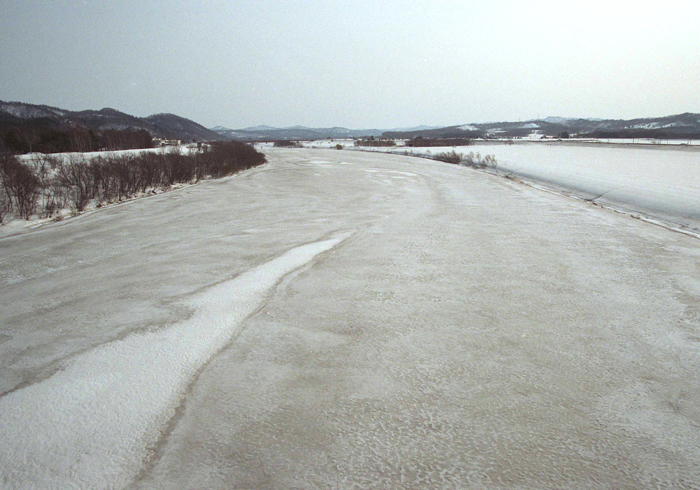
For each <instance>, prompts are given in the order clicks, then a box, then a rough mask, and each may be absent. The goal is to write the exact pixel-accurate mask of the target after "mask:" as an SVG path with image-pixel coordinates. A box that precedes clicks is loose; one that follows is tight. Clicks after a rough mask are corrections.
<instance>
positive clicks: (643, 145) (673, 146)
mask: <svg viewBox="0 0 700 490" xmlns="http://www.w3.org/2000/svg"><path fill="white" fill-rule="evenodd" d="M511 144H513V145H550V146H583V147H595V148H600V147H608V148H637V149H645V150H647V149H648V150H675V151H678V150H680V151H695V152H698V151H700V145H688V144H684V143H678V144H674V143H658V144H657V143H614V142H608V141H581V140H524V139H520V140H518V139H514V140H474V145H511Z"/></svg>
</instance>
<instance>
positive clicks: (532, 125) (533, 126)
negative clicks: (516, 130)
mask: <svg viewBox="0 0 700 490" xmlns="http://www.w3.org/2000/svg"><path fill="white" fill-rule="evenodd" d="M520 129H540V125H539V124H535V123H527V124H523V125H522V126H520Z"/></svg>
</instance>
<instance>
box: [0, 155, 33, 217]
mask: <svg viewBox="0 0 700 490" xmlns="http://www.w3.org/2000/svg"><path fill="white" fill-rule="evenodd" d="M0 174H1V175H2V185H3V188H4V190H5V194H6V195H7V197H8V199H9V201H10V204H11V205H12V206H13V207H14V209H15V211H17V213H18V214H19V216H20V217H21V218H25V219H29V217H30V216H31V215H32V214H34V211H35V209H36V203H37V201H38V199H39V195H40V189H41V188H40V182H39V179H38V178H37V176H36V175H34V173H33V172H32V170H31V169H30V168H29V167H28V166H27V165H24V164H22V163H21V162H19V161H18V160H17V158H16V157H15V156H14V155H10V154H7V153H5V154H3V155H2V156H0Z"/></svg>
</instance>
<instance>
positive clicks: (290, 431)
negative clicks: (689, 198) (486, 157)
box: [0, 147, 700, 489]
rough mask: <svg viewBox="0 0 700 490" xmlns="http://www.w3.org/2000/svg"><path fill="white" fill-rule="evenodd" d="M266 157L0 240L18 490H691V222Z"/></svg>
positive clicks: (363, 166) (429, 178) (478, 184)
mask: <svg viewBox="0 0 700 490" xmlns="http://www.w3.org/2000/svg"><path fill="white" fill-rule="evenodd" d="M470 150H477V151H478V147H476V148H474V147H472V148H471V149H470ZM265 151H266V153H267V154H268V159H269V161H270V162H269V163H268V164H266V165H264V166H262V167H258V168H255V169H251V170H248V171H246V172H243V173H241V174H239V175H237V176H233V177H229V178H226V179H221V180H217V181H208V182H203V183H201V184H199V185H197V186H193V187H189V188H184V189H180V190H177V191H174V192H168V193H165V194H161V195H158V196H154V197H151V198H148V199H143V200H136V201H132V202H130V203H129V204H127V205H122V206H118V207H113V208H109V207H108V208H104V209H101V210H99V211H96V212H94V213H91V214H89V215H86V216H84V217H81V219H77V220H66V221H63V222H59V223H51V224H48V225H45V226H44V227H42V228H39V229H37V230H33V231H31V232H29V233H25V234H23V235H18V236H12V237H7V238H4V239H1V240H0V252H1V253H0V325H2V331H0V366H2V368H1V369H0V394H1V395H0V486H1V487H2V488H10V489H15V488H143V489H147V488H173V489H178V488H222V489H223V488H279V489H288V488H305V489H306V488H397V489H401V488H406V489H409V488H533V489H535V488H537V489H542V488H621V489H639V488H659V487H661V488H688V489H691V488H697V487H698V486H700V470H699V469H698V466H697V461H699V460H700V429H698V427H699V426H700V409H698V407H700V304H699V301H698V297H700V247H699V246H698V244H699V243H700V242H699V241H698V240H697V239H696V238H693V237H690V236H687V235H683V234H680V233H675V232H673V231H670V230H667V229H665V228H661V227H657V226H653V225H651V224H649V223H645V222H642V221H639V220H634V219H632V218H630V217H629V216H627V215H624V214H619V213H615V212H612V211H610V210H607V209H602V208H599V207H596V206H593V205H592V204H591V203H588V202H584V201H579V200H573V199H570V198H567V197H565V196H561V195H558V194H552V193H546V192H542V191H541V190H538V189H535V188H532V187H528V186H524V185H522V184H520V183H518V182H514V181H511V180H508V179H504V178H502V177H499V176H495V175H490V174H486V173H483V172H478V171H474V170H471V169H468V168H464V167H459V166H456V165H449V164H443V163H439V162H433V161H427V160H424V159H418V158H413V157H406V156H399V155H388V154H377V153H364V152H349V151H337V150H320V149H319V150H314V149H289V150H283V149H270V148H266V149H265ZM484 153H486V152H484ZM504 158H505V157H504ZM499 163H500V161H499Z"/></svg>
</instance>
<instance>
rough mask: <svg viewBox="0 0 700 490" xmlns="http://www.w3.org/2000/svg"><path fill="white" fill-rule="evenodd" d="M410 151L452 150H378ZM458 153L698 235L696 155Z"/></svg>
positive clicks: (597, 149) (631, 150)
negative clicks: (485, 158) (490, 157)
mask: <svg viewBox="0 0 700 490" xmlns="http://www.w3.org/2000/svg"><path fill="white" fill-rule="evenodd" d="M373 150H374V149H373ZM406 150H408V151H410V152H412V153H414V154H424V153H427V151H428V150H429V151H430V153H431V154H433V155H434V154H436V153H439V152H445V151H452V147H449V148H448V147H444V148H443V147H438V148H428V149H426V148H415V149H410V148H406V149H400V150H396V149H393V150H392V149H384V148H380V149H377V151H401V152H403V151H406ZM455 151H457V152H458V153H464V154H467V153H469V152H479V153H480V154H481V155H482V156H483V155H494V156H495V157H496V160H497V162H498V168H499V169H501V170H503V171H506V172H508V173H511V172H512V173H514V174H515V175H517V176H520V177H523V178H526V179H529V180H531V181H534V182H539V183H547V184H551V185H552V186H553V187H554V188H557V189H561V190H566V191H569V192H572V193H574V194H578V195H580V196H581V197H583V198H586V199H592V200H594V201H595V202H597V203H599V204H604V205H609V206H610V207H614V208H616V209H620V210H623V211H628V212H633V213H637V214H641V215H643V216H649V217H651V218H656V219H658V220H661V221H664V222H667V223H669V224H671V225H680V226H682V227H687V228H690V229H692V230H694V231H695V232H698V233H700V150H698V149H695V148H682V147H673V148H669V147H665V146H663V145H660V146H656V147H643V148H638V147H626V146H624V145H618V146H615V147H610V146H591V145H586V144H580V143H524V142H521V143H516V144H512V145H507V144H492V143H491V144H489V143H478V144H476V145H474V146H468V147H456V148H455Z"/></svg>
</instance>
